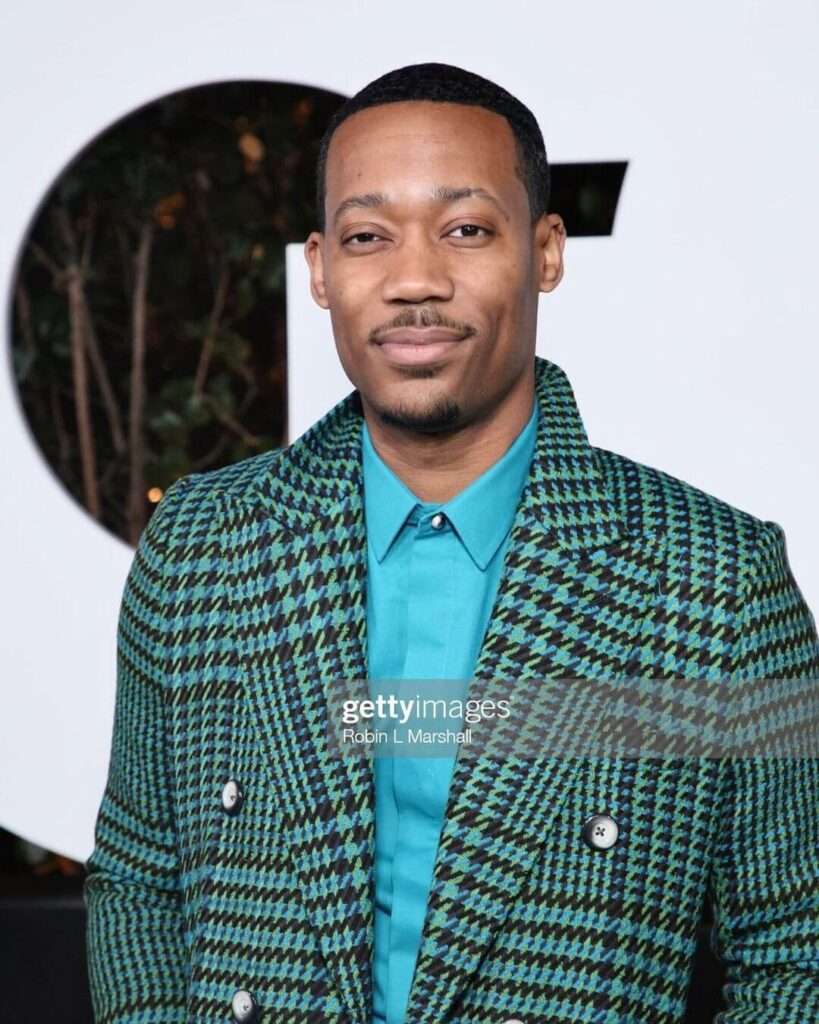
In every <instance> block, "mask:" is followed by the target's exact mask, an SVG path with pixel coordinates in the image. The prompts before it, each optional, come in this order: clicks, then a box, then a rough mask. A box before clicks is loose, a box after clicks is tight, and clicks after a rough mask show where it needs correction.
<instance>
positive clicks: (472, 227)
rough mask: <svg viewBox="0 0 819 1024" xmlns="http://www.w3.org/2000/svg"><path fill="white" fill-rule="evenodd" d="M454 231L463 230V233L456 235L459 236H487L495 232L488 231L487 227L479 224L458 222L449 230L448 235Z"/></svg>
mask: <svg viewBox="0 0 819 1024" xmlns="http://www.w3.org/2000/svg"><path fill="white" fill-rule="evenodd" d="M454 231H463V232H464V234H462V235H459V236H457V237H459V238H481V237H484V238H489V237H490V236H492V235H494V233H495V232H494V231H490V230H489V228H484V227H481V225H480V224H459V225H458V226H457V227H456V228H453V229H452V231H450V232H449V233H450V235H451V234H452V233H453V232H454ZM479 231H482V232H483V235H479V234H478V232H479Z"/></svg>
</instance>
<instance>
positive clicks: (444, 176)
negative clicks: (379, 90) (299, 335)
mask: <svg viewBox="0 0 819 1024" xmlns="http://www.w3.org/2000/svg"><path fill="white" fill-rule="evenodd" d="M516 165H517V149H516V146H515V137H514V134H513V132H512V129H511V127H510V125H509V123H508V122H507V121H506V119H505V118H504V117H502V116H501V115H499V114H495V113H493V112H492V111H489V110H485V109H483V108H482V107H475V106H469V105H465V104H455V103H434V102H428V101H410V102H401V103H388V104H384V105H381V106H376V107H370V108H367V109H365V110H361V111H358V112H357V113H356V114H353V115H352V116H351V117H349V118H347V120H345V121H343V122H342V123H341V125H340V126H339V127H338V129H337V130H336V132H335V133H334V135H333V137H332V140H331V142H330V147H329V151H328V154H327V173H326V198H325V216H326V222H325V232H324V233H320V232H313V233H312V234H311V235H310V237H309V238H308V239H307V242H306V243H305V256H306V258H307V262H308V264H309V266H310V279H311V292H312V295H313V298H314V299H315V301H316V302H317V303H318V304H319V305H320V306H321V307H323V308H324V309H329V310H330V317H331V320H332V325H333V333H334V335H335V341H336V347H337V350H338V355H339V359H340V360H341V363H342V366H343V367H344V370H345V371H346V373H347V375H348V377H349V378H350V380H351V381H352V383H353V385H354V386H355V387H356V388H358V390H359V392H360V393H361V400H362V407H363V410H364V416H365V419H366V422H367V427H368V429H369V431H370V434H371V437H372V441H373V444H374V446H375V448H376V450H377V451H378V453H379V455H380V456H381V458H382V459H383V460H384V461H385V462H386V463H387V465H389V466H390V468H391V469H392V470H393V471H394V472H395V473H396V475H397V476H399V477H400V478H401V480H403V481H404V483H405V484H406V485H407V486H408V487H409V488H410V490H411V491H413V492H414V493H415V494H416V495H417V496H418V497H419V498H420V499H421V500H422V501H427V502H445V501H448V500H449V499H450V498H451V497H453V496H454V495H455V494H457V493H458V492H459V491H461V490H463V488H465V487H466V486H468V485H469V484H470V483H471V482H472V481H473V480H474V479H476V478H477V477H478V476H480V475H481V474H482V473H483V472H484V471H485V470H487V469H488V468H489V467H490V466H491V465H493V464H494V463H495V462H496V461H497V460H498V459H499V458H501V456H502V455H503V454H504V452H505V451H506V450H507V448H508V447H509V445H510V444H511V443H512V441H514V439H515V437H516V436H517V435H518V433H519V432H520V431H521V430H522V429H523V427H524V425H525V424H526V421H527V420H528V418H529V415H530V413H531V410H532V402H533V400H534V352H535V328H536V322H537V308H538V294H539V292H550V291H552V290H553V289H554V288H556V287H557V285H558V284H559V283H560V280H561V278H562V276H563V247H564V244H565V240H566V230H565V226H564V224H563V221H562V219H561V218H560V217H559V216H558V215H557V214H554V213H550V214H545V215H543V216H542V217H540V218H539V220H538V221H537V222H536V223H535V224H533V223H532V217H531V213H530V207H529V199H528V195H527V192H526V187H525V185H524V183H523V181H522V180H521V178H520V177H519V175H518V173H517V171H516ZM444 189H446V190H453V189H458V190H461V189H482V190H485V191H486V192H487V193H489V195H490V196H492V197H494V199H495V200H496V202H493V201H492V199H490V198H487V197H484V196H475V195H472V196H467V197H461V198H457V197H453V196H452V195H451V194H447V193H446V192H444V193H443V194H442V190H444ZM436 190H437V193H438V194H437V196H436ZM376 194H378V196H379V197H380V198H378V197H376V198H377V199H378V201H377V202H373V197H374V196H376ZM352 197H365V199H364V200H363V201H361V200H359V201H354V202H352V203H348V202H346V201H347V200H349V199H351V198H352ZM366 197H369V198H366ZM470 225H474V227H472V226H470ZM480 229H483V230H480ZM442 328H443V329H444V331H445V335H446V338H447V340H446V341H445V342H444V345H443V350H442V351H438V352H437V353H432V352H431V351H430V352H424V351H423V350H421V349H418V348H417V346H412V352H414V353H416V356H412V354H411V355H410V356H409V357H407V356H404V358H405V359H406V358H417V356H421V357H422V359H423V361H422V362H417V363H414V364H412V365H406V364H405V363H403V362H400V361H399V358H400V353H401V351H403V352H407V351H409V350H408V349H407V347H406V346H403V347H402V348H401V349H400V350H399V346H398V339H402V340H403V341H404V342H406V341H408V340H410V339H414V340H416V341H417V340H419V339H427V340H431V339H432V337H433V332H434V331H436V330H437V332H438V333H439V334H440V332H441V329H442ZM399 331H400V332H401V333H400V334H399ZM418 331H420V332H421V333H420V334H415V333H414V332H418ZM388 332H390V333H389V334H388ZM386 338H391V339H393V340H394V342H395V343H394V344H392V345H390V346H385V345H383V344H382V342H383V341H384V340H385V339H386Z"/></svg>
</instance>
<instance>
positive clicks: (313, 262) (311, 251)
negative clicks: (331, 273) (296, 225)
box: [304, 231, 330, 309]
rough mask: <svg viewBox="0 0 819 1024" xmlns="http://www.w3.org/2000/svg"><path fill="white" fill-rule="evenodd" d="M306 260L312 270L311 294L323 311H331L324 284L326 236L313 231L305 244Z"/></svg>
mask: <svg viewBox="0 0 819 1024" xmlns="http://www.w3.org/2000/svg"><path fill="white" fill-rule="evenodd" d="M304 258H305V259H306V260H307V265H308V267H309V268H310V294H311V295H312V296H313V299H314V301H315V302H316V303H317V304H318V305H319V306H321V308H322V309H329V308H330V304H329V302H328V301H327V289H326V287H325V283H324V235H323V234H321V232H319V231H311V232H310V234H309V235H308V236H307V241H306V242H305V243H304Z"/></svg>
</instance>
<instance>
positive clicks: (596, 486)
mask: <svg viewBox="0 0 819 1024" xmlns="http://www.w3.org/2000/svg"><path fill="white" fill-rule="evenodd" d="M534 363H535V395H536V400H537V402H538V405H539V409H540V417H539V422H538V429H537V436H536V441H535V456H534V459H533V463H532V469H531V473H530V476H529V479H528V481H527V484H526V487H525V488H524V493H523V496H522V508H521V509H520V512H521V514H522V515H523V516H525V517H526V518H527V519H528V518H532V519H534V520H536V521H537V522H538V523H539V524H540V525H541V526H542V528H543V529H546V530H548V531H549V533H550V534H551V535H552V538H553V540H554V542H555V543H557V544H559V545H560V546H561V547H562V548H566V549H569V550H580V549H583V548H587V547H591V546H594V545H598V544H605V543H607V542H608V541H610V540H612V539H613V538H614V537H616V536H617V535H618V534H619V533H620V532H621V530H622V523H621V521H620V517H619V515H618V511H617V507H616V505H615V502H614V500H613V498H612V495H611V493H610V492H609V490H608V488H607V486H606V481H605V479H604V478H603V476H602V475H601V473H600V471H599V469H598V468H597V465H596V462H595V458H594V452H593V449H592V447H591V445H590V444H589V440H588V437H587V435H586V429H585V427H584V425H583V421H582V419H581V418H580V413H579V411H578V408H577V403H576V402H575V398H574V393H573V391H572V387H571V384H570V383H569V380H568V378H567V376H566V374H565V373H564V372H563V370H562V369H561V368H560V367H559V366H558V365H557V364H556V363H553V362H550V361H549V360H548V359H543V358H542V357H540V356H535V357H534ZM362 419H363V410H362V406H361V396H360V394H359V392H358V390H355V391H352V392H350V394H348V395H347V397H346V398H344V399H342V400H341V401H340V402H338V403H337V404H336V405H335V406H333V408H332V409H330V410H329V412H327V413H326V414H325V415H324V416H323V417H322V418H321V419H319V420H317V421H316V422H315V423H314V424H313V425H312V426H311V427H310V428H309V429H308V430H307V431H306V432H305V433H304V434H302V435H301V436H300V437H299V438H298V439H297V440H296V441H294V442H293V444H291V445H290V446H289V447H287V448H285V449H284V450H283V451H282V452H281V453H280V454H279V457H278V458H277V459H276V460H274V461H273V462H272V463H271V464H270V465H269V466H266V467H265V471H264V472H263V473H262V474H261V475H260V477H259V478H258V480H257V481H256V482H255V486H254V492H255V500H256V501H257V502H259V503H260V504H261V505H263V506H264V507H265V508H266V509H267V510H268V511H269V513H270V514H271V515H273V516H274V517H275V518H276V519H278V520H279V521H280V522H282V523H283V525H285V526H287V527H288V528H290V529H291V530H294V531H296V532H299V531H303V530H311V529H313V528H314V526H315V525H316V523H317V522H318V523H319V524H321V523H322V522H326V521H327V520H328V519H330V518H332V517H333V516H334V515H335V514H337V512H338V509H339V507H340V506H342V505H343V506H347V507H349V508H353V507H355V508H361V507H363V495H364V478H363V470H362V462H361V447H360V446H361V423H362Z"/></svg>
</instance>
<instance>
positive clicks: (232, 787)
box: [222, 779, 244, 816]
mask: <svg viewBox="0 0 819 1024" xmlns="http://www.w3.org/2000/svg"><path fill="white" fill-rule="evenodd" d="M243 801H244V794H243V793H242V787H241V786H240V785H239V783H238V782H237V781H236V779H228V780H227V782H226V783H225V786H224V789H223V790H222V810H223V811H224V812H225V814H229V815H231V816H233V815H234V814H238V813H239V808H240V807H241V806H242V802H243Z"/></svg>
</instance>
